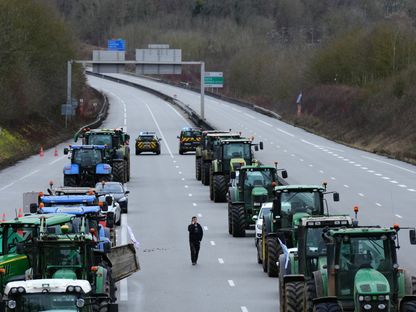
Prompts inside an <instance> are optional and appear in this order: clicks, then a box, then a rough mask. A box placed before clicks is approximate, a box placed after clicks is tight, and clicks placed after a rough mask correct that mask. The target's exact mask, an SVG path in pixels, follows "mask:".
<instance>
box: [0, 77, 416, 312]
mask: <svg viewBox="0 0 416 312" xmlns="http://www.w3.org/2000/svg"><path fill="white" fill-rule="evenodd" d="M120 77H123V79H130V80H133V81H136V82H140V83H142V84H145V85H147V86H151V87H152V88H156V89H158V90H161V91H162V92H165V93H166V94H169V95H171V96H173V95H176V97H177V98H178V99H180V100H181V101H183V102H184V103H186V104H188V105H190V106H191V107H193V108H194V109H195V110H196V111H199V95H198V94H196V93H193V92H191V91H189V90H184V89H180V88H175V87H171V86H167V85H165V84H161V83H158V82H155V81H148V80H146V79H142V78H136V77H131V76H126V75H120ZM88 80H89V83H90V84H91V85H92V86H93V87H95V88H97V89H99V90H102V91H103V92H105V93H106V94H107V95H108V97H109V100H110V103H111V105H110V112H109V116H108V118H107V120H106V121H105V123H104V126H105V127H124V128H127V131H128V132H129V133H130V135H131V137H132V143H133V142H134V138H135V137H136V136H137V135H138V133H139V131H156V132H157V133H158V135H159V136H160V137H161V138H162V142H161V143H162V154H161V155H159V156H156V155H140V156H135V155H134V148H133V146H132V155H131V159H132V165H131V166H132V176H131V181H130V182H129V183H128V188H129V190H130V191H131V194H130V198H129V213H128V215H124V216H123V222H122V223H123V224H122V227H121V228H120V229H119V235H118V238H119V241H121V242H123V243H124V242H127V241H128V239H129V238H128V232H127V227H126V226H127V224H128V225H129V226H130V227H131V229H132V230H133V232H134V235H135V237H136V238H137V240H138V241H139V242H140V250H139V259H140V263H141V268H142V270H141V271H140V272H138V273H136V274H135V275H133V276H131V277H130V278H128V280H127V281H123V282H121V283H120V285H119V295H118V297H119V302H120V311H150V312H152V311H189V310H197V311H243V312H245V311H250V312H252V311H253V312H254V311H266V312H267V311H276V310H277V309H278V293H277V280H276V279H272V278H268V277H267V276H266V275H265V274H264V273H263V272H262V269H261V266H259V265H258V264H257V263H256V250H255V247H254V239H253V237H252V236H249V237H246V238H241V239H237V238H232V237H230V236H229V235H228V232H227V211H226V206H225V204H223V203H222V204H214V203H213V202H211V201H210V200H209V197H208V189H207V187H204V186H202V184H201V183H200V182H199V181H196V180H195V177H194V176H195V173H194V156H193V155H192V154H190V155H183V156H181V155H179V153H178V140H177V138H176V136H177V135H178V133H179V130H180V129H181V128H182V127H183V126H186V125H189V123H188V121H187V120H186V119H185V118H184V117H183V116H182V114H181V113H180V112H178V111H177V110H176V109H175V108H173V107H171V106H170V105H169V104H167V103H166V102H164V101H162V100H161V99H159V98H157V97H155V96H153V95H149V94H147V93H145V92H142V91H139V90H137V89H135V88H132V87H128V86H124V85H122V84H117V83H113V82H110V81H107V80H103V79H100V78H96V77H88ZM206 118H207V120H208V121H209V122H210V123H211V124H212V125H214V126H215V127H216V128H220V129H229V128H232V129H233V130H236V131H242V133H243V135H247V136H254V137H255V138H256V141H260V140H261V141H263V142H264V145H265V149H264V150H263V151H260V152H258V153H257V154H256V155H257V158H258V159H260V160H262V161H263V162H265V163H272V162H273V161H279V164H280V166H281V167H282V168H286V169H287V170H288V173H289V178H288V182H290V183H299V184H320V183H322V182H323V181H327V182H328V185H329V189H331V190H337V191H339V192H340V195H341V201H340V202H339V203H333V202H332V199H331V198H328V203H329V207H330V210H331V211H332V212H337V213H350V214H352V207H353V206H354V205H358V206H359V207H360V213H359V220H360V223H361V224H380V225H385V226H390V225H392V224H393V223H399V224H400V225H401V226H414V225H415V223H416V222H415V221H416V217H415V213H414V211H413V210H414V209H415V207H414V206H415V197H416V179H415V175H416V167H415V166H412V165H409V164H406V163H403V162H399V161H395V160H391V159H387V158H385V157H380V156H377V155H373V154H370V153H366V152H362V151H359V150H355V149H352V148H349V147H346V146H343V145H340V144H336V143H334V142H331V141H328V140H326V139H323V138H321V137H318V136H315V135H313V134H310V133H308V132H306V131H304V130H302V129H298V128H295V127H292V126H290V125H287V124H285V123H283V122H281V121H278V120H276V119H273V118H269V117H266V116H264V115H261V114H258V113H256V112H253V111H251V110H249V109H246V108H242V107H239V106H237V105H234V104H229V103H226V102H223V101H220V100H218V99H212V98H209V97H207V98H206ZM68 144H70V142H66V143H65V144H61V145H60V146H58V149H59V151H60V155H59V156H58V157H55V156H54V155H53V149H52V150H48V151H45V156H44V157H42V158H41V157H39V155H35V156H32V157H30V158H28V159H26V160H24V161H21V162H19V163H18V164H16V165H15V166H12V167H10V168H8V169H5V170H2V171H0V178H1V179H0V199H1V203H2V205H3V206H2V207H3V208H2V210H1V213H3V212H4V213H5V214H6V216H7V218H10V217H12V216H14V214H15V210H16V209H17V208H19V207H20V206H21V198H22V193H23V192H25V191H32V190H33V191H39V190H45V188H46V187H47V185H48V181H49V180H53V181H54V182H55V184H61V183H62V180H63V175H62V168H63V166H64V164H65V163H67V162H68V159H67V158H66V157H64V156H63V155H62V151H63V147H64V146H65V145H68ZM193 215H196V216H198V217H199V221H200V223H201V225H202V226H203V227H204V229H205V231H204V239H203V244H202V246H201V252H200V260H199V261H198V265H196V266H192V265H191V261H190V255H189V245H188V236H187V225H188V224H189V222H190V218H191V217H192V216H193ZM401 244H402V248H401V250H400V254H399V256H400V264H401V265H403V266H405V267H407V268H409V269H410V270H411V271H412V272H413V273H415V272H416V264H415V263H414V261H413V256H412V255H414V252H415V251H414V249H411V248H412V247H411V246H410V245H409V244H408V238H407V233H403V234H402V235H401Z"/></svg>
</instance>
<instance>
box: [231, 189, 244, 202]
mask: <svg viewBox="0 0 416 312" xmlns="http://www.w3.org/2000/svg"><path fill="white" fill-rule="evenodd" d="M228 193H229V194H230V195H229V196H230V202H231V203H232V204H233V205H234V204H244V202H242V201H241V200H238V199H239V198H238V193H239V192H238V188H236V187H230V188H229V191H228Z"/></svg>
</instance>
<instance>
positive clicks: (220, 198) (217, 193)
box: [213, 175, 228, 203]
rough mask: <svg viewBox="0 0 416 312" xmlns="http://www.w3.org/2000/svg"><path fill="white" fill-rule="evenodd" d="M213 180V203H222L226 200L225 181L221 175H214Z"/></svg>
mask: <svg viewBox="0 0 416 312" xmlns="http://www.w3.org/2000/svg"><path fill="white" fill-rule="evenodd" d="M213 178H214V181H213V182H214V185H213V187H214V189H213V192H214V202H216V203H224V202H225V201H226V200H227V190H228V188H227V181H226V179H225V176H223V175H215V176H213Z"/></svg>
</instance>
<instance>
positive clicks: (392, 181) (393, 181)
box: [389, 180, 399, 184]
mask: <svg viewBox="0 0 416 312" xmlns="http://www.w3.org/2000/svg"><path fill="white" fill-rule="evenodd" d="M389 182H390V183H393V184H397V183H399V182H397V181H396V180H390V181H389Z"/></svg>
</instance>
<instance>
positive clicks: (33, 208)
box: [29, 203, 38, 213]
mask: <svg viewBox="0 0 416 312" xmlns="http://www.w3.org/2000/svg"><path fill="white" fill-rule="evenodd" d="M29 210H30V213H36V212H38V204H35V203H32V204H30V206H29Z"/></svg>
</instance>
